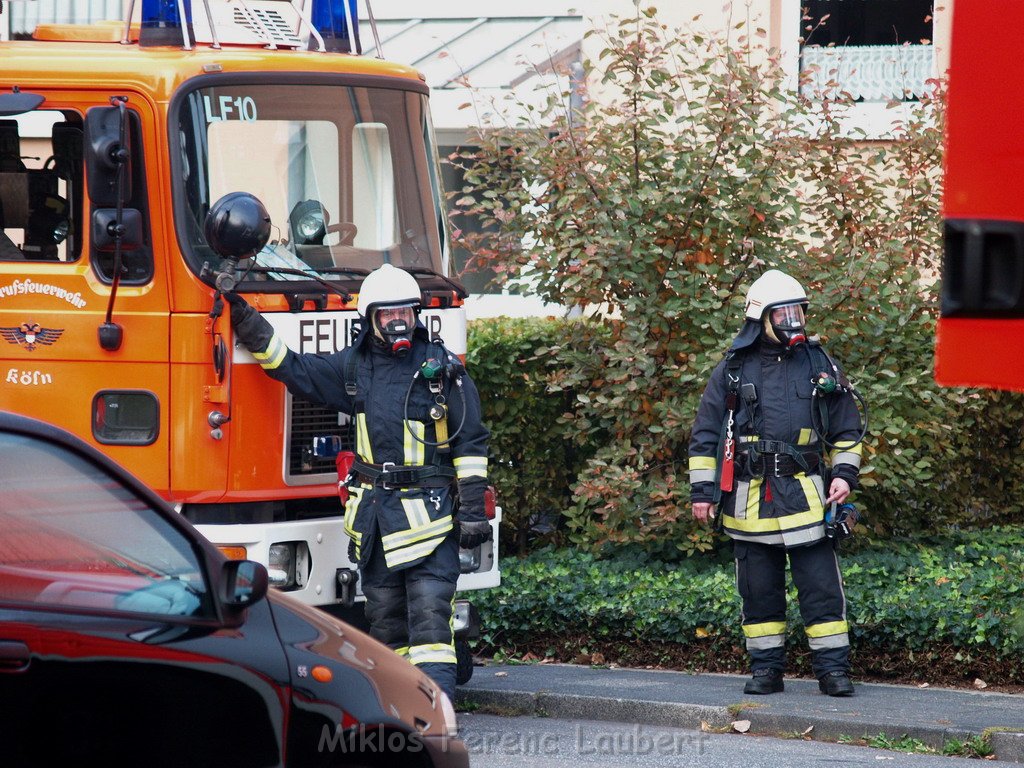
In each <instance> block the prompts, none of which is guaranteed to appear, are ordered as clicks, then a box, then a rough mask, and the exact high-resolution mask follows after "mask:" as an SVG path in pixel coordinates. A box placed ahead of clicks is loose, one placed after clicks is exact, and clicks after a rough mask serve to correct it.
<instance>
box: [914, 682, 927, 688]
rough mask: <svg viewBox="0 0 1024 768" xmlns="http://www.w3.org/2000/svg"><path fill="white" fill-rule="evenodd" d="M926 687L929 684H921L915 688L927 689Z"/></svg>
mask: <svg viewBox="0 0 1024 768" xmlns="http://www.w3.org/2000/svg"><path fill="white" fill-rule="evenodd" d="M928 685H929V683H921V684H920V685H919V686H917V687H918V688H927V687H928Z"/></svg>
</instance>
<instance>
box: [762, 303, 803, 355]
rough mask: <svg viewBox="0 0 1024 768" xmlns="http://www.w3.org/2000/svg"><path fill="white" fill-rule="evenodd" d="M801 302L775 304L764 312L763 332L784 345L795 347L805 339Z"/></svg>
mask: <svg viewBox="0 0 1024 768" xmlns="http://www.w3.org/2000/svg"><path fill="white" fill-rule="evenodd" d="M804 322H805V319H804V305H803V303H802V302H794V303H791V304H777V305H776V306H774V307H771V308H770V309H769V310H768V311H767V312H766V313H765V329H764V330H765V333H766V334H767V336H768V337H769V338H771V339H773V340H774V341H777V342H779V344H781V345H782V346H784V347H795V346H796V345H797V344H802V343H804V342H806V341H807V331H806V330H805V328H804Z"/></svg>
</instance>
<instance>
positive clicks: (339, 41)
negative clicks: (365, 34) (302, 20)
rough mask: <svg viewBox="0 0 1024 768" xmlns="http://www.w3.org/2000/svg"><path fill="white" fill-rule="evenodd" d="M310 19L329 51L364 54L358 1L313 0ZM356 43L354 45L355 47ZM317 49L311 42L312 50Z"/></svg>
mask: <svg viewBox="0 0 1024 768" xmlns="http://www.w3.org/2000/svg"><path fill="white" fill-rule="evenodd" d="M310 19H311V20H312V22H313V26H314V27H315V28H316V31H317V32H319V33H320V35H321V36H322V37H323V39H324V47H325V48H326V49H327V50H328V51H340V52H342V53H362V52H363V46H362V44H361V43H360V42H359V12H358V11H357V9H356V0H313V8H312V10H311V12H310ZM353 41H354V45H353ZM314 47H316V44H315V42H314V41H312V40H310V48H314Z"/></svg>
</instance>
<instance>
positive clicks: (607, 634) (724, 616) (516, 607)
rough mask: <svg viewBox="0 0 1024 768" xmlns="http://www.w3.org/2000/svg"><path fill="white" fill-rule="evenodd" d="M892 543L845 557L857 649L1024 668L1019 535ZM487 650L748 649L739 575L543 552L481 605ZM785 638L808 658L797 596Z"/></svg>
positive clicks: (697, 565)
mask: <svg viewBox="0 0 1024 768" xmlns="http://www.w3.org/2000/svg"><path fill="white" fill-rule="evenodd" d="M937 542H938V540H937V539H934V540H917V541H912V540H894V541H892V542H890V543H889V544H887V545H886V546H885V547H884V549H865V550H862V551H860V552H856V553H851V554H846V553H844V554H843V557H842V560H843V572H844V580H845V584H846V594H847V600H848V603H849V618H850V621H851V640H852V644H853V646H854V649H855V651H856V649H858V648H860V649H864V650H865V651H866V652H868V651H869V652H871V653H873V654H876V655H877V654H883V655H884V654H886V653H892V654H902V655H905V654H907V653H908V652H914V651H924V650H927V649H934V648H937V647H943V648H946V649H953V652H954V653H955V652H957V651H963V652H965V653H968V654H974V655H975V656H995V657H998V658H1000V659H1010V660H1014V661H1019V656H1020V654H1021V651H1022V649H1024V608H1022V606H1024V579H1021V574H1022V573H1024V537H1022V535H1021V533H1020V532H1019V531H1016V530H1013V529H991V530H988V531H984V532H950V533H948V534H947V535H946V536H945V537H943V539H942V543H937ZM474 602H475V603H476V605H477V607H478V608H479V610H480V616H481V621H482V624H483V627H484V630H485V636H484V640H485V642H486V643H487V644H488V645H489V646H490V647H491V648H493V649H498V650H500V649H518V650H519V652H520V653H521V652H522V649H523V648H528V647H530V642H529V641H530V639H531V638H538V637H539V638H546V639H548V640H551V639H556V640H557V639H570V640H572V639H573V638H588V639H589V640H590V641H593V642H595V643H598V644H599V643H600V641H601V640H602V639H607V640H614V641H616V642H619V643H622V644H626V645H639V644H645V643H646V644H651V643H654V644H657V643H673V644H680V645H684V646H686V645H691V646H692V645H698V646H699V645H702V644H703V645H713V644H715V643H718V644H720V645H724V646H733V647H737V648H742V646H743V640H742V634H741V629H740V622H739V613H740V607H739V597H738V596H737V593H736V588H735V583H734V576H733V568H732V564H731V561H729V560H728V559H727V558H726V557H722V558H720V559H719V560H718V561H717V562H716V561H713V560H708V559H703V558H691V559H687V560H684V561H682V562H679V563H660V562H651V561H650V559H649V558H648V557H647V556H646V555H644V554H643V553H637V554H634V555H619V556H617V557H614V558H611V559H599V558H598V557H596V556H595V555H593V554H591V553H588V552H582V551H578V550H569V549H559V550H556V549H550V548H549V549H543V550H540V551H537V552H534V553H533V554H531V555H530V556H529V557H526V558H524V559H515V558H508V559H506V560H505V561H504V562H503V563H502V584H501V586H500V587H499V588H496V589H493V590H488V591H486V592H482V593H479V595H478V596H477V597H475V598H474ZM789 609H790V615H789V621H788V625H789V632H790V641H791V642H792V644H793V646H794V647H802V648H806V639H805V638H804V637H803V624H802V622H801V621H800V618H799V612H798V607H797V601H796V594H795V592H794V591H793V590H792V589H791V590H790V595H789Z"/></svg>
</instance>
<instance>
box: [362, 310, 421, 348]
mask: <svg viewBox="0 0 1024 768" xmlns="http://www.w3.org/2000/svg"><path fill="white" fill-rule="evenodd" d="M372 322H373V335H374V336H375V337H376V338H377V341H378V342H379V343H380V344H381V345H382V346H383V347H385V348H386V349H387V350H388V351H389V352H390V353H391V354H393V355H395V356H396V357H403V356H404V355H406V354H407V353H408V352H409V350H410V349H411V348H412V334H413V330H414V329H415V328H416V307H415V306H414V305H412V304H400V305H392V306H383V307H376V308H374V310H373V320H372Z"/></svg>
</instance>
